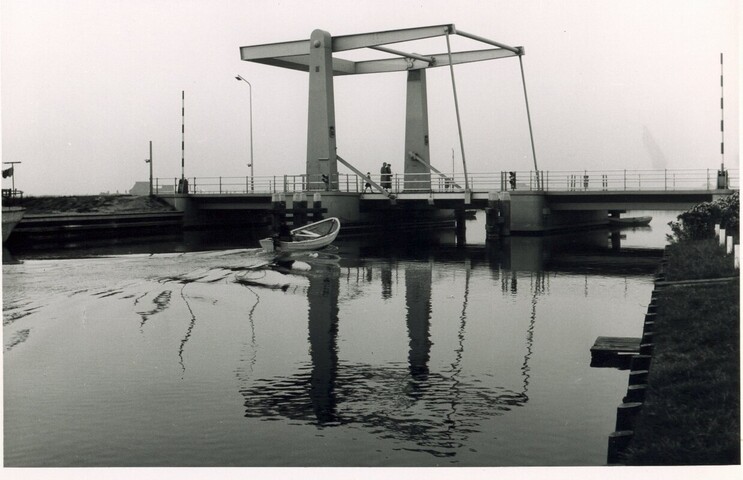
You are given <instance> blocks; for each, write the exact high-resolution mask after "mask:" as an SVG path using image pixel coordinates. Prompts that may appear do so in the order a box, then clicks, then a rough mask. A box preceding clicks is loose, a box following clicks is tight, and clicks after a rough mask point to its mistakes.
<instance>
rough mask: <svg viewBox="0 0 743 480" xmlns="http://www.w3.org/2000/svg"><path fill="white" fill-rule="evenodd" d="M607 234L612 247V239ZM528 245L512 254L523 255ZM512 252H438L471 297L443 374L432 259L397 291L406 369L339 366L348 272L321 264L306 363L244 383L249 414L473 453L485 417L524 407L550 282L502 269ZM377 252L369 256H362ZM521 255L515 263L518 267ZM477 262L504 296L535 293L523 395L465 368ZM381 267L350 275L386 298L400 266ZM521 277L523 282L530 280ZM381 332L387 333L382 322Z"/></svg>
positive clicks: (313, 286) (424, 448) (412, 268)
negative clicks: (401, 296)
mask: <svg viewBox="0 0 743 480" xmlns="http://www.w3.org/2000/svg"><path fill="white" fill-rule="evenodd" d="M601 236H602V238H603V240H604V243H606V232H603V233H602V235H601ZM527 240H535V242H534V243H535V244H539V245H541V248H545V247H544V239H543V238H540V239H527ZM522 246H523V245H518V246H516V247H514V246H513V245H512V246H510V247H509V248H510V249H512V250H519V249H520V248H521V247H522ZM532 247H533V246H532V245H531V244H529V245H526V251H527V252H532V251H533V248H532ZM509 248H507V249H505V250H504V249H499V250H497V251H496V250H495V249H492V248H490V249H488V248H484V249H464V250H463V249H456V248H454V247H450V248H447V247H442V246H438V247H436V252H437V253H436V254H435V255H436V256H438V257H447V258H449V259H450V260H454V259H456V260H457V261H462V262H464V271H465V277H464V279H463V280H464V295H463V297H462V298H460V299H458V300H459V301H460V302H461V309H460V311H459V315H458V318H456V317H454V318H450V321H451V322H452V323H454V322H456V324H457V330H456V335H457V338H456V341H454V342H452V345H454V346H455V351H454V352H453V357H452V358H453V361H452V362H451V363H450V364H448V365H445V366H443V367H441V366H439V368H432V367H431V365H430V361H431V348H432V341H431V319H432V280H433V279H432V275H433V259H431V261H426V255H427V254H426V253H422V254H421V253H417V254H416V257H417V258H416V261H415V262H411V263H407V264H406V266H405V271H404V277H405V278H404V283H400V284H398V285H404V288H405V308H406V313H405V324H406V327H407V328H406V330H407V335H408V355H407V365H405V364H401V363H397V364H396V363H383V364H370V363H361V362H352V361H342V360H340V359H339V354H338V343H339V297H340V295H341V294H340V284H341V279H342V277H344V275H343V270H344V268H342V267H341V266H339V265H338V264H326V265H314V266H313V272H312V274H311V275H309V287H308V289H307V296H308V314H307V321H308V343H309V350H310V359H309V362H308V363H301V364H299V365H297V366H296V372H295V373H293V374H289V375H278V376H273V377H266V378H247V376H246V377H244V378H242V381H243V383H244V384H246V386H245V387H244V388H243V389H242V390H241V392H240V393H241V394H242V395H243V397H244V406H245V416H246V417H252V418H259V419H263V420H270V419H272V418H274V419H285V420H292V421H298V422H301V423H304V424H308V425H314V426H316V427H317V428H320V429H323V428H330V427H336V426H341V425H344V426H348V427H351V428H354V427H355V428H358V429H360V430H363V431H366V432H372V433H374V434H375V435H377V436H378V437H379V438H380V439H382V438H383V439H392V440H396V441H399V442H400V443H401V444H402V445H403V447H402V448H404V449H406V450H411V451H420V452H427V453H429V454H431V455H434V456H437V457H454V456H455V455H456V450H457V449H458V448H461V447H463V446H465V445H467V444H468V443H467V440H468V438H469V436H470V435H471V434H473V433H475V432H479V431H481V428H482V425H483V423H484V422H486V421H487V420H488V419H490V418H492V417H494V416H501V415H504V414H506V413H507V412H509V411H510V410H512V409H514V408H519V407H522V406H525V405H526V403H527V402H528V401H529V396H528V393H527V392H528V387H529V380H530V367H529V361H530V358H531V356H532V343H533V335H534V328H535V322H536V316H537V306H538V303H539V298H540V297H541V296H542V295H544V294H545V293H546V288H547V284H548V274H547V273H546V272H545V271H544V270H543V269H541V268H539V269H537V270H536V271H533V273H532V274H531V275H530V276H529V281H528V283H526V284H520V283H519V282H518V281H517V270H504V269H503V267H505V266H510V265H505V263H508V264H511V263H513V262H512V259H510V258H508V259H507V258H505V257H504V252H505V254H508V252H509ZM370 253H371V252H369V251H366V252H365V256H369V254H370ZM512 253H513V252H512ZM428 254H431V252H428ZM372 256H373V255H372ZM520 256H521V255H519V254H516V255H515V259H516V262H517V263H518V262H519V261H520V260H519V258H520ZM552 258H553V259H554V258H560V255H555V256H553V257H552ZM439 260H440V258H439ZM550 261H551V260H550ZM479 262H483V263H488V264H490V267H491V268H490V270H491V272H492V275H494V276H498V277H499V278H500V282H501V286H502V289H503V290H504V292H505V291H508V292H509V293H508V294H511V295H513V294H515V293H516V292H517V291H518V290H519V288H521V289H523V288H525V287H527V286H528V289H529V293H530V295H531V302H530V312H529V319H528V321H527V322H526V323H525V325H526V330H525V331H523V336H522V338H523V342H524V347H523V352H524V355H523V358H522V360H521V361H520V365H516V366H515V370H516V371H515V372H511V375H514V374H515V375H519V376H520V378H521V382H520V388H518V389H516V390H514V389H513V388H506V387H503V386H498V385H495V384H487V382H482V380H481V379H478V378H476V377H473V376H469V375H467V374H466V372H465V371H463V368H462V363H463V357H464V354H465V349H466V346H467V333H468V332H467V318H468V312H467V307H468V301H469V298H468V296H469V283H470V277H471V274H472V266H473V263H474V264H477V263H479ZM376 265H377V266H376V268H377V269H378V271H377V272H376V275H373V273H374V272H373V268H374V267H372V266H369V265H363V264H362V265H356V266H353V267H348V268H349V269H351V268H355V269H356V270H358V272H357V276H356V281H357V282H369V281H371V279H372V278H378V279H379V281H380V282H381V284H382V285H381V291H380V295H381V297H382V299H384V298H385V297H389V296H390V295H391V293H392V288H393V287H392V283H393V278H395V279H396V277H397V274H398V273H397V271H396V266H395V263H394V261H386V262H385V261H382V262H381V263H380V264H376ZM514 266H515V265H514ZM522 267H523V265H521V266H519V267H518V268H522ZM571 268H572V267H571ZM520 273H521V274H523V273H524V272H523V271H521V272H520ZM351 277H352V276H351ZM520 278H521V279H522V280H524V277H523V275H521V277H520ZM395 283H396V284H397V282H395ZM379 328H384V325H382V324H380V327H379ZM493 367H494V368H495V369H502V368H504V367H505V368H507V367H506V366H505V365H497V366H496V365H493ZM496 382H497V380H496Z"/></svg>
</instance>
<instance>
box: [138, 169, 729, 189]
mask: <svg viewBox="0 0 743 480" xmlns="http://www.w3.org/2000/svg"><path fill="white" fill-rule="evenodd" d="M370 177H371V179H372V180H373V181H374V182H375V183H377V184H379V185H381V186H382V187H386V189H387V190H388V191H390V192H393V193H400V192H433V193H446V192H449V193H452V192H454V193H456V192H464V188H463V186H464V185H465V184H467V183H469V187H470V190H471V191H474V192H478V191H480V192H493V191H514V190H516V191H553V192H581V191H584V192H601V191H674V190H677V191H680V190H695V191H699V190H708V191H709V190H717V189H718V171H717V170H716V169H695V170H593V171H591V170H568V171H540V172H538V174H537V172H535V171H510V172H507V171H504V172H495V173H470V174H468V175H467V182H465V178H464V175H463V174H455V175H449V176H447V177H446V178H442V177H440V176H438V175H435V174H429V173H409V174H401V173H396V174H392V175H391V177H390V178H389V179H388V180H387V179H382V178H381V175H380V174H372V175H370ZM187 180H188V193H190V194H196V195H207V194H209V195H214V194H218V195H230V194H234V195H236V194H246V193H256V194H269V193H297V192H321V191H340V192H352V193H376V191H375V190H374V189H373V187H367V186H366V183H367V182H366V178H365V177H362V176H358V175H356V174H352V173H351V174H349V173H341V174H337V175H334V176H332V178H327V177H325V176H323V175H306V174H299V175H273V176H269V175H264V176H256V177H249V176H246V177H191V178H188V179H187ZM385 180H386V182H387V183H385ZM153 182H154V185H153V190H154V191H155V192H156V193H159V194H166V193H173V192H177V191H178V184H179V179H177V178H169V179H166V178H156V179H153ZM726 182H727V187H728V188H730V189H738V188H739V187H740V174H739V171H738V170H727V178H726Z"/></svg>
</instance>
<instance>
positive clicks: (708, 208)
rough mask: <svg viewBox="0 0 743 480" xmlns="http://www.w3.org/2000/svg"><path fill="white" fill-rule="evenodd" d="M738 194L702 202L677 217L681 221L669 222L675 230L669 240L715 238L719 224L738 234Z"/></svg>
mask: <svg viewBox="0 0 743 480" xmlns="http://www.w3.org/2000/svg"><path fill="white" fill-rule="evenodd" d="M738 196H739V195H738V192H735V193H733V194H732V195H728V196H726V197H723V198H720V199H718V200H715V201H714V202H705V203H700V204H699V205H696V206H694V207H692V208H691V209H690V210H689V211H687V212H684V213H682V214H681V215H679V216H678V217H676V218H677V219H678V220H679V221H677V222H670V223H669V224H668V225H670V226H671V231H672V232H673V235H669V236H668V240H669V242H671V243H673V242H674V241H676V242H679V241H683V240H703V239H707V238H713V237H714V233H715V225H717V224H719V225H720V228H724V229H725V230H726V231H727V232H734V235H736V236H737V232H738V228H739V220H738V210H739V207H738V203H739V201H738Z"/></svg>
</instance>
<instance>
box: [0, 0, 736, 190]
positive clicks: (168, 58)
mask: <svg viewBox="0 0 743 480" xmlns="http://www.w3.org/2000/svg"><path fill="white" fill-rule="evenodd" d="M0 15H1V16H2V17H1V24H0V29H1V31H2V37H1V39H2V46H1V50H0V54H1V55H2V56H1V57H0V62H1V64H0V66H1V77H0V80H1V82H2V83H1V84H0V89H1V92H0V93H1V97H0V100H1V101H2V118H1V120H2V158H3V161H5V162H8V161H20V162H23V163H22V164H21V165H19V166H18V167H17V170H16V187H17V188H20V189H22V190H24V191H25V192H26V193H27V194H30V195H45V194H84V193H90V194H96V193H99V192H102V191H111V192H115V191H119V192H124V191H127V190H128V189H129V188H131V187H132V185H133V184H134V182H135V181H137V180H140V181H144V180H146V179H147V177H148V167H147V165H146V164H145V162H144V159H145V158H147V156H148V141H149V140H152V141H153V148H154V160H155V161H154V173H155V176H156V177H169V178H173V177H178V176H180V170H181V167H180V164H181V91H182V90H185V97H186V100H185V102H186V151H185V163H186V176H187V177H194V176H197V177H202V176H225V177H227V176H244V175H247V174H248V173H249V172H250V169H249V167H248V166H247V163H248V161H249V151H250V149H249V132H250V122H249V107H250V95H249V93H250V89H249V88H248V85H247V84H245V83H243V82H238V81H236V80H235V78H234V77H235V75H237V74H240V75H242V76H243V77H245V78H246V79H248V80H249V81H250V82H251V84H252V86H253V92H252V94H253V95H252V100H253V120H254V127H253V135H254V140H253V142H254V157H255V167H254V168H255V175H256V176H260V175H283V174H292V173H296V174H300V173H303V172H304V168H305V166H304V165H305V155H306V154H305V148H306V146H305V145H306V134H307V91H308V78H307V74H306V73H303V72H298V71H293V70H286V69H281V68H276V67H270V66H266V65H259V64H254V63H249V62H243V61H241V60H240V54H239V47H241V46H246V45H256V44H264V43H272V42H281V41H289V40H301V39H308V38H309V36H310V34H311V32H312V31H313V30H314V29H317V28H320V29H323V30H326V31H328V32H330V34H331V35H347V34H353V33H364V32H371V31H380V30H391V29H398V28H409V27H417V26H425V25H437V24H445V23H453V24H455V26H456V27H457V28H460V29H462V30H464V31H466V32H469V33H474V34H477V35H480V36H483V37H486V38H489V39H492V40H496V41H500V42H502V43H506V44H509V45H512V46H523V47H525V49H526V55H525V57H524V59H523V60H524V68H525V71H526V82H527V88H528V95H529V104H530V107H531V113H532V121H533V127H534V137H535V143H536V151H537V160H538V163H539V168H540V169H542V170H552V171H555V170H582V169H588V170H607V169H619V170H621V169H663V168H668V169H688V168H701V169H706V168H712V169H714V168H717V167H719V164H720V160H721V156H720V147H719V145H720V93H721V92H720V81H719V77H720V53H724V55H725V122H726V123H725V147H726V155H725V161H726V163H727V164H728V165H729V166H730V167H732V168H738V167H737V165H738V162H739V145H738V137H739V134H738V121H739V111H738V103H739V100H738V94H739V92H738V90H739V87H738V85H739V83H738V78H739V74H740V66H739V61H738V58H739V54H740V52H739V50H738V49H739V46H738V43H739V40H740V37H739V29H740V18H739V6H738V2H737V1H735V0H704V1H702V0H694V1H689V0H687V1H683V0H668V1H665V0H663V1H661V0H637V1H635V0H616V1H614V0H605V1H600V0H585V1H583V0H560V1H549V2H548V1H493V0H488V1H461V0H458V1H453V0H449V1H428V0H424V1H400V0H395V1H387V0H381V1H354V2H351V1H311V0H305V1H300V0H296V1H295V0H285V1H277V0H263V1H260V0H242V1H238V0H202V1H195V0H191V1H189V0H172V1H171V0H66V1H62V0H57V1H53V0H33V1H29V0H0ZM454 40H457V41H454ZM399 47H400V48H401V49H407V50H411V51H416V52H417V53H424V54H425V53H438V52H443V51H446V43H445V40H444V39H443V38H439V39H435V40H431V41H426V42H420V43H416V44H415V45H412V46H409V47H406V46H405V45H400V46H399ZM404 47H405V48H404ZM452 47H453V49H454V50H461V49H470V48H483V46H482V45H478V44H473V43H472V42H471V41H468V40H466V39H461V38H457V37H454V38H453V42H452ZM343 57H344V58H350V59H354V58H360V56H359V55H357V54H353V53H348V52H345V53H344V55H343ZM364 58H367V56H364ZM455 75H456V83H457V92H458V96H459V101H460V112H461V115H462V123H463V125H462V126H463V135H464V148H465V152H466V157H467V164H468V170H469V171H470V172H498V171H501V170H529V169H531V168H532V165H533V164H532V159H531V148H530V144H529V136H528V124H527V120H526V114H525V106H524V99H523V91H522V86H521V79H520V73H519V62H518V59H517V58H515V57H513V58H505V59H499V60H494V61H489V62H481V63H475V64H467V65H459V66H456V67H455ZM405 80H406V75H405V73H387V74H377V75H360V76H347V77H341V78H336V79H335V88H336V132H337V136H336V138H337V144H338V153H339V155H341V156H342V157H343V158H345V159H346V160H348V161H350V162H351V163H353V164H354V165H356V166H357V167H358V168H359V169H361V170H363V171H367V170H370V171H372V172H378V171H379V165H380V164H381V162H382V161H389V162H391V163H392V164H393V171H395V172H398V171H399V170H398V169H400V168H402V164H403V154H404V125H405V118H404V113H405V112H404V110H405ZM428 88H429V99H428V102H429V116H430V119H429V121H430V139H431V156H432V162H433V164H434V165H435V166H437V167H439V168H440V169H442V170H445V171H450V170H451V169H452V158H451V151H452V148H456V149H457V154H456V158H457V162H458V163H459V162H461V155H460V154H459V147H458V135H457V126H456V117H455V112H454V103H453V96H452V88H451V79H450V76H449V71H448V68H436V69H430V70H429V73H428ZM339 168H340V170H341V171H346V170H345V167H342V166H341V167H339ZM456 170H457V171H461V164H458V165H457V167H456ZM6 184H7V180H4V181H3V185H4V186H6Z"/></svg>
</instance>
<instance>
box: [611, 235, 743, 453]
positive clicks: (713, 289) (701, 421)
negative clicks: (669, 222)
mask: <svg viewBox="0 0 743 480" xmlns="http://www.w3.org/2000/svg"><path fill="white" fill-rule="evenodd" d="M667 258H668V265H667V268H666V280H667V281H669V282H673V281H683V280H702V279H714V278H725V277H737V275H738V271H737V270H736V269H735V268H734V265H733V259H732V256H731V255H726V254H725V250H724V249H723V247H720V246H719V245H718V244H717V241H716V240H696V241H684V242H679V243H674V244H673V245H670V246H669V247H668V249H667ZM739 289H740V282H739V279H737V278H736V279H734V280H733V281H729V282H723V283H719V282H718V283H709V284H705V283H704V282H703V281H702V282H699V283H694V284H688V283H687V284H684V285H677V286H673V285H668V286H665V287H663V288H661V289H659V290H658V300H657V305H658V309H657V313H658V314H657V317H656V321H655V329H654V330H655V332H654V333H655V334H654V343H655V348H654V352H653V360H652V365H651V368H650V373H649V376H648V390H647V394H646V397H645V403H644V405H643V407H642V410H641V413H640V415H639V418H638V419H637V423H636V427H635V435H634V438H633V440H632V442H631V444H630V447H629V448H628V449H627V451H626V452H625V455H624V463H625V464H627V465H732V464H740V461H741V457H740V445H741V443H740V439H741V430H740V290H739Z"/></svg>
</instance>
